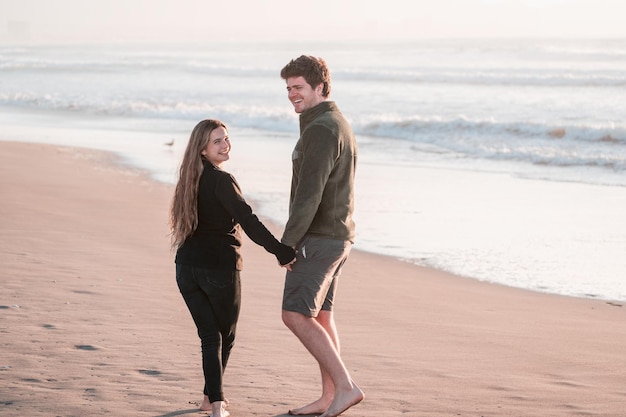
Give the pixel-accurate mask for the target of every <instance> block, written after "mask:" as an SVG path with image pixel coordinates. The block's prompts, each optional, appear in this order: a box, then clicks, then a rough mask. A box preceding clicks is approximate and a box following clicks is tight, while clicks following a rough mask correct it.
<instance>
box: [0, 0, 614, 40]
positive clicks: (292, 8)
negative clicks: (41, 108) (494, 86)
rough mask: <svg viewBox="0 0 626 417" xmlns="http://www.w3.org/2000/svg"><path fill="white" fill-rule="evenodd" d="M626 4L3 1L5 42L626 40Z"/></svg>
mask: <svg viewBox="0 0 626 417" xmlns="http://www.w3.org/2000/svg"><path fill="white" fill-rule="evenodd" d="M625 11H626V3H625V2H624V1H623V0H375V1H374V0H314V1H308V2H305V1H294V0H220V1H215V0H0V41H3V42H15V41H18V42H22V41H29V42H168V41H171V42H180V41H199V42H205V41H226V40H244V41H245V40H302V41H305V40H306V41H308V40H341V39H343V40H394V39H405V40H408V39H429V38H471V37H478V38H503V37H504V38H506V37H516V38H528V37H557V38H626V24H624V22H623V16H624V12H625Z"/></svg>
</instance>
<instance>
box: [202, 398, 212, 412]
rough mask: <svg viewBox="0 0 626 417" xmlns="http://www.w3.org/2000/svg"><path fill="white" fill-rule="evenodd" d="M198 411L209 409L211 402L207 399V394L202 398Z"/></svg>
mask: <svg viewBox="0 0 626 417" xmlns="http://www.w3.org/2000/svg"><path fill="white" fill-rule="evenodd" d="M200 411H211V402H210V401H209V396H208V395H205V396H204V398H203V399H202V404H200Z"/></svg>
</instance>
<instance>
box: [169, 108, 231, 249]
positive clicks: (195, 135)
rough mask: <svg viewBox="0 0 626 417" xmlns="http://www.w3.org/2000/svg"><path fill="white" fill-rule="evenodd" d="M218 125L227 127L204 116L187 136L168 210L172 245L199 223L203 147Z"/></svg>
mask: <svg viewBox="0 0 626 417" xmlns="http://www.w3.org/2000/svg"><path fill="white" fill-rule="evenodd" d="M219 127H223V128H224V129H226V130H228V128H227V127H226V125H225V124H224V123H223V122H221V121H219V120H215V119H207V120H203V121H201V122H200V123H198V124H197V125H196V127H194V128H193V131H192V132H191V136H190V137H189V143H188V144H187V148H186V149H185V154H184V156H183V161H182V162H181V164H180V172H179V177H178V183H177V184H176V189H175V190H174V197H173V198H172V206H171V210H170V235H171V241H172V248H173V249H178V248H179V247H180V246H181V245H182V244H183V242H184V241H185V239H187V238H188V237H189V236H191V235H192V234H193V232H194V231H195V230H196V228H197V227H198V188H199V185H200V176H201V175H202V171H203V170H204V165H203V163H202V159H203V157H202V151H203V150H204V149H205V148H206V147H207V145H208V143H209V137H210V136H211V132H213V130H215V129H217V128H219Z"/></svg>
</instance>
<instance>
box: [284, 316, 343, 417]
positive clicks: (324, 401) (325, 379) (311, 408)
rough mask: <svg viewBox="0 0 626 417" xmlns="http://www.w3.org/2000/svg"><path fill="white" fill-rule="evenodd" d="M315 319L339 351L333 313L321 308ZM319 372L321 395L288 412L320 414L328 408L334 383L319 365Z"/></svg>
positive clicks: (333, 394)
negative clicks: (320, 376) (309, 402)
mask: <svg viewBox="0 0 626 417" xmlns="http://www.w3.org/2000/svg"><path fill="white" fill-rule="evenodd" d="M315 319H316V320H317V322H318V323H319V324H320V325H321V326H322V327H323V328H324V330H326V333H327V334H328V336H329V337H330V340H331V341H332V342H333V345H334V346H335V349H336V350H337V353H340V347H339V335H338V334H337V328H336V327H335V320H334V317H333V313H332V312H331V311H325V310H322V311H320V313H319V315H318V316H317V317H316V318H315ZM320 373H321V375H322V396H321V397H320V398H319V399H317V400H315V401H313V402H312V403H311V404H307V405H305V406H304V407H300V408H294V409H291V410H289V414H292V415H294V416H299V415H311V414H322V413H323V412H325V411H326V410H328V407H330V404H331V403H332V402H333V398H334V397H335V384H333V380H332V378H331V377H330V374H329V373H328V372H326V370H325V369H324V368H322V367H321V366H320Z"/></svg>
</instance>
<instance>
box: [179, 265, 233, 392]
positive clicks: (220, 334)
mask: <svg viewBox="0 0 626 417" xmlns="http://www.w3.org/2000/svg"><path fill="white" fill-rule="evenodd" d="M176 282H177V283H178V288H179V289H180V293H181V294H182V296H183V298H184V299H185V303H186V304H187V307H188V308H189V312H190V313H191V316H192V317H193V321H194V323H195V324H196V327H197V328H198V336H199V337H200V341H201V345H202V369H203V371H204V395H208V396H209V401H211V402H215V401H224V393H223V390H222V377H223V374H224V369H226V364H227V363H228V358H229V356H230V351H231V349H232V348H233V346H234V344H235V329H236V327H237V319H238V318H239V309H240V305H241V283H240V279H239V271H216V270H210V269H204V268H196V267H192V266H187V265H178V264H177V265H176Z"/></svg>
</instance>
